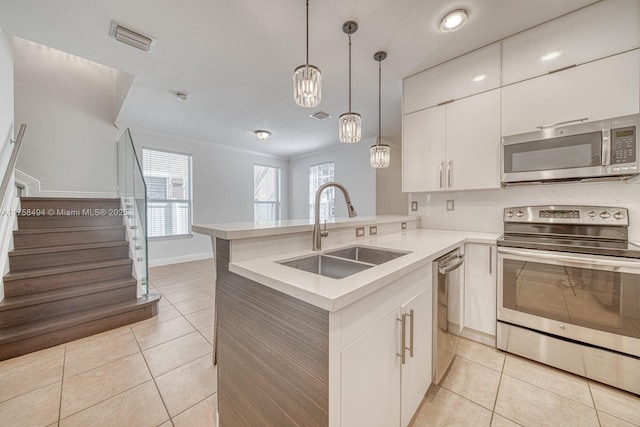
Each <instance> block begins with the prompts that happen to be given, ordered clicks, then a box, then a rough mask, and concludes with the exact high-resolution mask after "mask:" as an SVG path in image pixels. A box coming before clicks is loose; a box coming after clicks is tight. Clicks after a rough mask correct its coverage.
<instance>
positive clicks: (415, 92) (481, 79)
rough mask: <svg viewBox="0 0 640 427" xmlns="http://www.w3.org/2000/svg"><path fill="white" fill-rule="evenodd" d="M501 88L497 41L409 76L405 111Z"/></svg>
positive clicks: (404, 92)
mask: <svg viewBox="0 0 640 427" xmlns="http://www.w3.org/2000/svg"><path fill="white" fill-rule="evenodd" d="M498 87H500V43H494V44H491V45H489V46H485V47H483V48H481V49H478V50H475V51H473V52H470V53H468V54H466V55H463V56H460V57H458V58H455V59H452V60H451V61H448V62H445V63H443V64H440V65H438V66H437V67H433V68H430V69H428V70H425V71H422V72H420V73H418V74H414V75H413V76H410V77H407V78H406V79H404V82H403V113H404V114H408V113H411V112H414V111H418V110H423V109H425V108H429V107H433V106H434V105H438V104H441V103H443V102H447V101H451V100H453V99H459V98H464V97H466V96H469V95H473V94H476V93H480V92H485V91H488V90H491V89H495V88H498Z"/></svg>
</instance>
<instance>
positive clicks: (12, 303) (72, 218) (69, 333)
mask: <svg viewBox="0 0 640 427" xmlns="http://www.w3.org/2000/svg"><path fill="white" fill-rule="evenodd" d="M120 208H121V206H120V200H118V199H75V198H74V199H63V198H22V199H21V213H20V215H19V216H18V230H15V231H14V247H15V249H14V250H12V251H11V252H10V253H9V265H10V271H9V273H7V274H6V275H5V276H4V287H5V299H4V301H2V302H1V303H0V360H4V359H9V358H11V357H15V356H19V355H22V354H26V353H30V352H33V351H36V350H40V349H43V348H47V347H52V346H55V345H58V344H61V343H65V342H68V341H72V340H75V339H78V338H82V337H86V336H89V335H93V334H96V333H99V332H103V331H106V330H109V329H113V328H117V327H120V326H123V325H127V324H129V323H133V322H137V321H140V320H144V319H148V318H150V317H152V316H155V315H156V314H157V312H158V308H157V306H158V300H159V299H160V296H159V295H153V294H151V295H146V296H142V297H141V298H137V297H136V291H137V282H136V279H135V278H134V277H133V276H132V264H133V261H132V260H131V259H130V258H129V243H128V242H127V240H126V238H125V226H124V225H123V218H122V215H119V213H120V212H119V210H120Z"/></svg>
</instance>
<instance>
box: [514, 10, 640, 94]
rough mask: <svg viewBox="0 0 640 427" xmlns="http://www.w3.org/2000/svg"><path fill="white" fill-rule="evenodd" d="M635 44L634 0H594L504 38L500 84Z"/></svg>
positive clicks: (602, 56) (523, 78)
mask: <svg viewBox="0 0 640 427" xmlns="http://www.w3.org/2000/svg"><path fill="white" fill-rule="evenodd" d="M637 47H638V1H637V0H610V1H603V2H598V3H596V4H593V5H590V6H588V7H585V8H583V9H580V10H577V11H575V12H573V13H569V14H567V15H564V16H561V17H559V18H556V19H554V20H552V21H549V22H546V23H544V24H542V25H539V26H537V27H533V28H531V29H529V30H526V31H523V32H521V33H518V34H516V35H514V36H511V37H508V38H506V39H504V40H503V41H502V83H503V84H504V85H508V84H511V83H515V82H518V81H522V80H526V79H529V78H532V77H536V76H541V75H543V74H547V73H548V72H549V71H553V70H558V69H560V68H564V67H568V66H571V65H579V64H584V63H586V62H589V61H593V60H596V59H600V58H604V57H606V56H610V55H614V54H616V53H620V52H625V51H627V50H631V49H635V48H637Z"/></svg>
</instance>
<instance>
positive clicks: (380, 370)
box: [340, 310, 400, 427]
mask: <svg viewBox="0 0 640 427" xmlns="http://www.w3.org/2000/svg"><path fill="white" fill-rule="evenodd" d="M399 317H400V310H396V311H394V312H393V313H391V314H389V315H388V316H386V317H385V318H384V319H383V320H381V321H380V322H379V323H377V324H376V325H375V326H374V327H373V328H371V329H369V330H368V331H367V332H366V333H364V334H363V335H362V336H361V337H360V338H358V339H357V340H355V341H354V342H353V343H351V344H350V345H349V346H347V347H345V349H344V350H342V352H341V354H340V387H341V394H340V401H341V403H340V407H341V416H340V418H341V425H342V426H368V427H376V426H379V427H392V426H397V425H398V422H399V420H400V358H399V357H398V356H397V354H398V352H399V348H400V322H398V318H399Z"/></svg>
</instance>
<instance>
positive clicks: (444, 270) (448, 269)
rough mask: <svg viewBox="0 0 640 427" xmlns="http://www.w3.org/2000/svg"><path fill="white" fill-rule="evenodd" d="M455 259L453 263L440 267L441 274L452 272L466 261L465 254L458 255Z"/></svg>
mask: <svg viewBox="0 0 640 427" xmlns="http://www.w3.org/2000/svg"><path fill="white" fill-rule="evenodd" d="M453 259H454V261H453V262H452V263H450V264H447V265H445V266H443V267H438V273H440V274H447V273H450V272H452V271H453V270H456V269H458V268H460V266H461V265H462V264H463V263H464V255H458V256H456V257H455V258H453Z"/></svg>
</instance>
